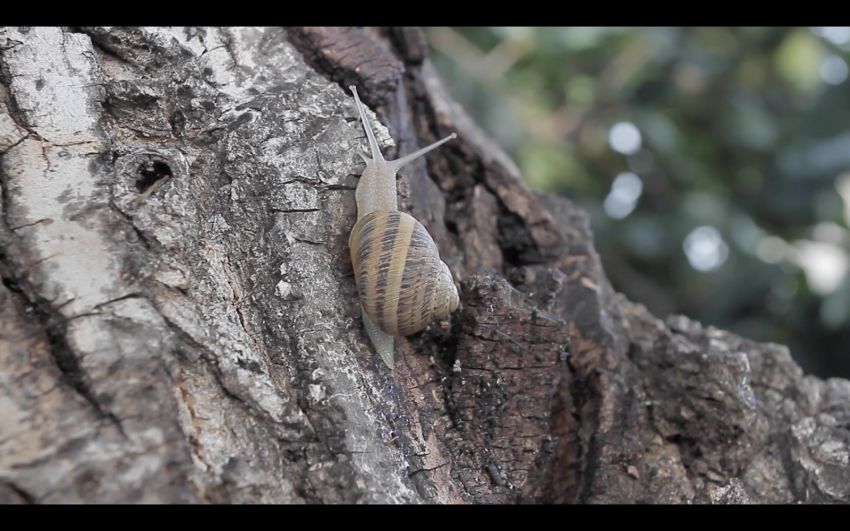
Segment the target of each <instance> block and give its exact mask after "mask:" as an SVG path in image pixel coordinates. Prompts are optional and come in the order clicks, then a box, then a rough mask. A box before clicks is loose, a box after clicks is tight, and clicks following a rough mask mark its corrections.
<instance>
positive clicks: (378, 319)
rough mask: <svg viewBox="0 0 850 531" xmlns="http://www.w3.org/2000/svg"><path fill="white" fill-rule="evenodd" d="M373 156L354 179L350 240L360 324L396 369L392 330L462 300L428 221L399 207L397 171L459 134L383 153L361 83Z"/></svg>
mask: <svg viewBox="0 0 850 531" xmlns="http://www.w3.org/2000/svg"><path fill="white" fill-rule="evenodd" d="M351 91H352V93H353V94H354V99H355V101H356V104H357V109H358V111H359V113H360V119H361V121H362V122H363V128H364V129H365V130H366V137H367V138H368V140H369V147H370V150H371V153H372V158H371V159H369V158H367V157H365V156H363V155H361V156H362V157H363V160H364V161H365V162H366V169H365V170H364V171H363V174H362V175H361V177H360V181H359V182H358V183H357V189H356V191H355V199H356V202H357V222H356V223H355V225H354V227H353V228H352V230H351V235H350V237H349V240H348V243H349V248H350V251H351V264H352V268H353V269H354V278H355V282H356V284H357V291H358V295H359V297H360V305H361V309H362V316H363V324H364V328H365V329H366V333H367V335H368V336H369V339H370V341H371V342H372V345H373V346H374V347H375V350H377V352H378V355H379V356H380V357H381V359H382V360H383V361H384V363H385V364H386V365H387V366H388V367H389V368H390V369H392V367H393V351H394V349H395V341H394V339H393V337H394V336H405V335H410V334H413V333H416V332H418V331H420V330H422V329H424V328H425V327H426V326H428V324H429V323H431V322H433V321H434V320H438V319H444V318H446V317H448V316H449V314H451V312H453V311H455V310H456V309H457V307H458V305H459V303H460V300H459V297H458V293H457V288H456V287H455V284H454V281H453V279H452V274H451V271H450V270H449V267H448V266H447V265H446V263H445V262H443V261H442V260H440V253H439V251H438V249H437V245H436V244H435V243H434V240H433V238H431V235H430V234H428V231H427V230H426V229H425V227H424V226H423V225H422V223H420V222H419V221H417V220H416V219H415V218H414V217H413V216H411V215H410V214H407V213H404V212H400V211H399V210H398V195H397V191H396V173H397V172H398V170H399V169H400V168H401V167H403V166H404V165H405V164H407V163H409V162H411V161H413V160H415V159H417V158H419V157H421V156H422V155H424V154H425V153H427V152H429V151H431V150H433V149H434V148H436V147H438V146H440V145H442V144H443V143H445V142H448V141H449V140H451V139H452V138H455V136H456V135H455V134H451V135H449V136H447V137H446V138H443V139H442V140H439V141H437V142H435V143H433V144H431V145H430V146H427V147H424V148H422V149H420V150H418V151H416V152H414V153H411V154H409V155H406V156H404V157H400V158H398V159H396V160H390V161H388V160H384V157H383V155H382V154H381V151H380V148H379V147H378V142H377V140H376V139H375V134H374V132H373V131H372V128H371V127H370V125H369V122H368V120H367V119H366V112H365V110H364V108H363V104H362V103H361V102H360V98H359V96H358V95H357V89H356V88H355V87H353V86H352V87H351Z"/></svg>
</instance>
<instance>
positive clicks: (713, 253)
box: [682, 225, 729, 273]
mask: <svg viewBox="0 0 850 531" xmlns="http://www.w3.org/2000/svg"><path fill="white" fill-rule="evenodd" d="M682 247H683V248H684V250H685V256H687V257H688V263H690V264H691V267H693V268H694V269H696V270H697V271H702V272H704V273H707V272H709V271H713V270H715V269H717V268H718V267H720V266H721V265H723V263H724V262H726V259H727V258H728V257H729V246H728V245H726V242H725V241H723V236H721V235H720V232H719V231H718V230H717V229H715V228H714V227H712V226H710V225H703V226H701V227H697V228H695V229H694V230H692V231H691V232H690V234H688V235H687V237H685V242H684V244H683V246H682Z"/></svg>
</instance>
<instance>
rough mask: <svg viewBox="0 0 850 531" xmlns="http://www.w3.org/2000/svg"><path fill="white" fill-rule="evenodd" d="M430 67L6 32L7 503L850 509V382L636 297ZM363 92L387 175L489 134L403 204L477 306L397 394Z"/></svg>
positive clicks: (2, 415)
mask: <svg viewBox="0 0 850 531" xmlns="http://www.w3.org/2000/svg"><path fill="white" fill-rule="evenodd" d="M426 50H427V48H426V46H425V42H424V38H423V36H422V34H421V32H419V31H417V30H414V29H403V30H371V29H370V30H363V29H334V28H298V29H295V28H292V29H280V28H270V29H252V28H242V29H232V30H231V29H200V28H180V29H166V28H144V29H129V28H63V29H60V28H4V29H2V30H0V154H2V160H0V182H2V215H0V249H2V254H0V276H2V280H3V282H2V286H0V314H2V315H0V501H2V502H39V503H43V502H237V503H240V502H263V503H265V502H287V503H302V502H308V503H311V502H388V503H422V502H425V503H434V502H436V503H463V502H466V503H480V502H489V503H498V502H507V503H511V502H566V503H573V502H579V503H583V502H676V503H679V502H696V503H746V502H848V501H850V463H849V462H848V461H850V382H848V381H845V380H839V379H833V380H827V381H821V380H818V379H816V378H812V377H808V376H804V375H803V374H802V373H801V371H800V369H799V368H798V367H797V365H795V363H794V362H793V361H792V359H791V357H790V356H789V353H788V351H787V349H785V348H784V347H781V346H778V345H768V344H757V343H754V342H751V341H748V340H746V339H742V338H740V337H737V336H735V335H733V334H730V333H727V332H723V331H721V330H716V329H713V328H706V327H702V326H700V325H699V324H697V323H695V322H693V321H690V320H688V319H686V318H684V317H671V318H669V319H667V320H666V321H662V320H659V319H656V318H655V317H653V316H652V315H650V314H649V313H648V312H647V311H646V310H645V309H644V308H643V307H642V306H640V305H637V304H633V303H631V302H629V301H628V300H626V299H625V298H623V297H622V296H620V295H617V294H616V293H614V291H613V290H612V288H611V286H610V284H609V283H608V281H607V280H606V278H605V275H604V272H603V270H602V268H601V266H600V262H599V257H598V256H597V254H596V252H595V251H594V248H593V243H592V236H591V233H590V230H589V227H588V220H587V217H586V215H585V214H584V213H583V212H581V211H580V210H578V209H577V208H575V207H574V206H573V205H572V204H571V203H570V202H569V201H567V200H565V199H563V198H556V197H542V196H539V195H537V194H535V193H533V192H531V191H529V190H528V189H527V188H526V187H525V185H524V184H523V181H522V179H521V176H520V174H519V171H518V170H517V168H516V167H515V166H514V164H513V163H512V162H511V161H510V160H509V159H508V158H507V157H506V156H505V155H504V154H503V153H502V152H501V151H500V150H499V148H498V147H497V146H495V145H493V143H492V142H491V141H489V140H488V139H487V138H486V137H485V136H484V135H483V134H482V133H481V132H480V131H478V129H477V128H476V127H475V125H474V124H473V123H471V121H470V120H469V119H468V118H467V117H466V116H465V115H464V114H463V112H462V110H461V109H459V108H458V106H457V104H455V103H453V102H452V101H451V100H450V98H449V97H448V96H447V95H446V94H445V92H444V90H443V89H442V87H441V85H440V82H439V80H438V79H437V77H436V75H435V74H434V71H433V69H432V67H431V66H430V64H429V63H428V60H427V53H426ZM350 83H356V84H357V85H358V86H359V87H360V89H361V94H362V95H363V98H364V101H365V102H366V103H367V105H369V106H370V107H371V108H372V109H373V110H376V111H377V113H378V114H377V118H378V119H379V120H380V121H381V122H382V123H383V124H386V126H387V128H388V130H387V128H381V129H380V131H379V141H381V142H383V144H384V146H385V147H386V148H387V155H388V156H394V155H395V153H396V152H397V151H401V152H403V153H407V152H410V151H412V150H413V149H415V148H417V147H420V146H421V145H424V144H425V143H428V142H431V141H433V140H435V139H437V138H439V137H442V136H444V135H446V134H448V133H450V132H451V131H457V132H458V133H459V135H460V138H459V140H457V141H454V142H452V143H450V144H449V145H447V146H445V147H444V148H441V149H440V150H439V151H437V152H435V153H434V154H433V155H430V156H429V157H428V158H427V161H419V162H418V163H416V164H412V165H411V166H410V167H409V168H408V169H407V170H406V171H404V172H403V175H402V176H401V178H400V190H401V194H400V195H401V197H400V205H401V208H402V210H405V211H408V212H411V213H412V214H414V215H415V216H416V217H417V218H419V219H420V220H421V221H422V222H423V223H424V224H425V225H426V227H427V228H428V229H429V230H430V231H431V232H432V234H433V235H434V237H435V240H436V241H437V243H438V245H439V247H440V251H441V255H442V256H443V257H444V258H445V260H446V261H447V262H448V264H449V265H450V266H451V267H452V270H453V271H454V272H455V275H456V278H457V279H458V280H459V282H460V285H461V288H462V291H461V301H462V307H461V310H460V311H459V312H458V313H456V314H454V315H453V317H452V319H451V322H450V323H448V324H442V325H439V324H438V325H434V326H432V327H431V328H430V329H429V330H426V331H425V332H422V333H420V334H418V335H416V336H413V337H410V338H407V339H405V340H401V341H399V343H400V349H401V351H403V353H402V354H401V355H400V356H399V357H400V359H399V360H398V361H397V364H396V369H395V371H393V372H392V373H390V372H389V371H388V370H387V369H386V367H385V366H384V365H383V364H382V363H381V362H380V360H379V359H377V357H376V356H375V354H374V353H373V352H372V351H371V349H370V346H369V344H368V342H367V341H366V339H365V336H364V334H363V332H362V329H361V324H360V318H359V307H358V304H357V299H356V292H355V287H354V281H353V278H352V273H351V265H350V261H349V258H348V249H347V238H348V232H349V230H350V228H351V226H352V225H353V222H354V219H355V209H354V193H353V189H354V186H355V184H356V182H357V176H358V175H359V173H360V171H362V167H363V163H362V161H361V160H360V158H359V157H358V156H357V153H358V152H364V150H365V142H364V139H363V131H362V129H361V127H360V124H359V123H358V120H357V113H356V110H355V107H354V104H353V100H352V98H351V97H350V94H349V93H348V91H347V90H346V89H345V88H343V87H346V86H347V85H348V84H350ZM389 133H391V135H392V138H394V139H395V142H396V146H395V147H396V149H393V148H392V145H393V142H392V140H390V135H389ZM426 170H427V171H426Z"/></svg>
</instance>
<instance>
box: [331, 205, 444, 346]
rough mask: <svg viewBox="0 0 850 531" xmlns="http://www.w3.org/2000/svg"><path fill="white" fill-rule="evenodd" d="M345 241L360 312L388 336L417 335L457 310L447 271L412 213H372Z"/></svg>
mask: <svg viewBox="0 0 850 531" xmlns="http://www.w3.org/2000/svg"><path fill="white" fill-rule="evenodd" d="M348 243H349V247H350V249H351V263H352V266H353V268H354V278H355V282H356V283H357V290H358V292H359V295H360V301H361V303H362V305H363V309H364V311H365V312H366V313H367V314H369V317H370V318H371V319H372V321H373V322H374V323H375V324H376V325H378V327H379V328H380V329H381V330H383V331H384V332H386V333H387V334H390V335H393V336H399V335H401V336H406V335H410V334H413V333H416V332H418V331H420V330H422V329H424V328H425V327H426V326H428V324H429V323H431V322H432V321H435V320H438V319H445V318H446V317H448V316H449V314H450V313H452V312H453V311H455V310H456V309H457V307H458V304H459V303H460V299H459V297H458V292H457V288H456V287H455V284H454V282H453V281H452V275H451V272H450V271H449V268H448V266H447V265H446V264H445V262H443V261H442V260H440V254H439V251H438V250H437V246H436V244H435V243H434V240H433V239H432V238H431V235H430V234H428V231H427V230H426V229H425V227H424V226H423V225H422V223H420V222H419V221H417V220H416V219H415V218H414V217H413V216H411V215H410V214H406V213H404V212H399V211H386V210H378V211H375V212H371V213H369V214H367V215H366V216H364V217H362V218H360V219H359V220H358V221H357V223H356V224H355V225H354V228H353V229H352V231H351V236H350V237H349V240H348Z"/></svg>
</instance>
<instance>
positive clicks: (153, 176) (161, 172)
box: [136, 160, 173, 194]
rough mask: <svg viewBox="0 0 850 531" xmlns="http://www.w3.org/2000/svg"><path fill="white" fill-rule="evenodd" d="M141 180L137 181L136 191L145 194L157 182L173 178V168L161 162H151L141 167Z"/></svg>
mask: <svg viewBox="0 0 850 531" xmlns="http://www.w3.org/2000/svg"><path fill="white" fill-rule="evenodd" d="M138 173H139V178H138V179H136V190H138V191H139V193H140V194H141V193H144V192H145V191H147V189H148V188H150V187H151V186H153V185H154V184H156V183H157V182H159V181H161V180H163V179H167V178H169V177H171V176H172V175H173V174H172V173H171V168H170V167H168V164H166V163H164V162H162V161H161V160H149V161H147V162H144V163H143V164H142V165H141V166H139V172H138Z"/></svg>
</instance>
